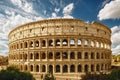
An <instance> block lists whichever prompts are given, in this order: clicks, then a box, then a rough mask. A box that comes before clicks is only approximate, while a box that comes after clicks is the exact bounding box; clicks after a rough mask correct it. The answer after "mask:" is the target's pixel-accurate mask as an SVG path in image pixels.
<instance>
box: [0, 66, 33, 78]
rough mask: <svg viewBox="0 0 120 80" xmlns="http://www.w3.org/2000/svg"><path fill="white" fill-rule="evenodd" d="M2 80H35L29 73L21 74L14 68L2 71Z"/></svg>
mask: <svg viewBox="0 0 120 80" xmlns="http://www.w3.org/2000/svg"><path fill="white" fill-rule="evenodd" d="M0 79H1V80H35V78H33V75H32V74H30V73H29V72H20V71H19V69H18V68H16V67H14V66H10V67H8V68H7V69H6V70H1V71H0Z"/></svg>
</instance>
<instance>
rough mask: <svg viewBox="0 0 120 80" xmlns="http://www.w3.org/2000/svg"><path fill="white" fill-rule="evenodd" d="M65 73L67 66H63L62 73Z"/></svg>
mask: <svg viewBox="0 0 120 80" xmlns="http://www.w3.org/2000/svg"><path fill="white" fill-rule="evenodd" d="M66 72H68V66H67V65H64V66H63V73H66Z"/></svg>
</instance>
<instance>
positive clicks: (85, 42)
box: [10, 39, 110, 50]
mask: <svg viewBox="0 0 120 80" xmlns="http://www.w3.org/2000/svg"><path fill="white" fill-rule="evenodd" d="M75 45H77V46H83V47H98V48H105V49H110V44H108V43H107V42H103V41H97V40H89V39H50V40H48V41H47V40H46V39H43V40H33V41H24V42H19V43H14V44H12V45H10V49H11V50H14V49H22V48H34V47H35V48H37V47H46V46H49V47H54V46H75Z"/></svg>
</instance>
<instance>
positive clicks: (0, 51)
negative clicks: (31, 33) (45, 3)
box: [0, 0, 43, 55]
mask: <svg viewBox="0 0 120 80" xmlns="http://www.w3.org/2000/svg"><path fill="white" fill-rule="evenodd" d="M11 1H15V2H14V4H15V5H17V7H11V6H8V5H7V6H5V5H0V10H3V11H4V12H5V14H3V13H0V55H8V33H9V32H10V31H11V30H12V29H13V28H15V27H17V26H19V25H21V24H24V23H27V22H31V21H35V20H40V19H43V18H42V17H40V16H36V15H35V13H32V11H33V10H32V9H33V8H32V6H30V5H29V3H27V2H26V0H24V1H22V0H18V2H17V0H11ZM24 2H25V3H24ZM23 3H24V4H23ZM29 6H30V7H31V8H30V7H29ZM18 7H19V8H22V7H23V8H24V9H23V8H22V9H23V10H22V9H19V8H18ZM31 13H32V14H31Z"/></svg>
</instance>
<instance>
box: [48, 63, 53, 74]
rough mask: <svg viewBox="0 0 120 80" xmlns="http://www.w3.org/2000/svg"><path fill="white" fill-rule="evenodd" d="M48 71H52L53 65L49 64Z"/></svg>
mask: <svg viewBox="0 0 120 80" xmlns="http://www.w3.org/2000/svg"><path fill="white" fill-rule="evenodd" d="M49 71H50V72H51V73H53V66H52V65H49Z"/></svg>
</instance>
